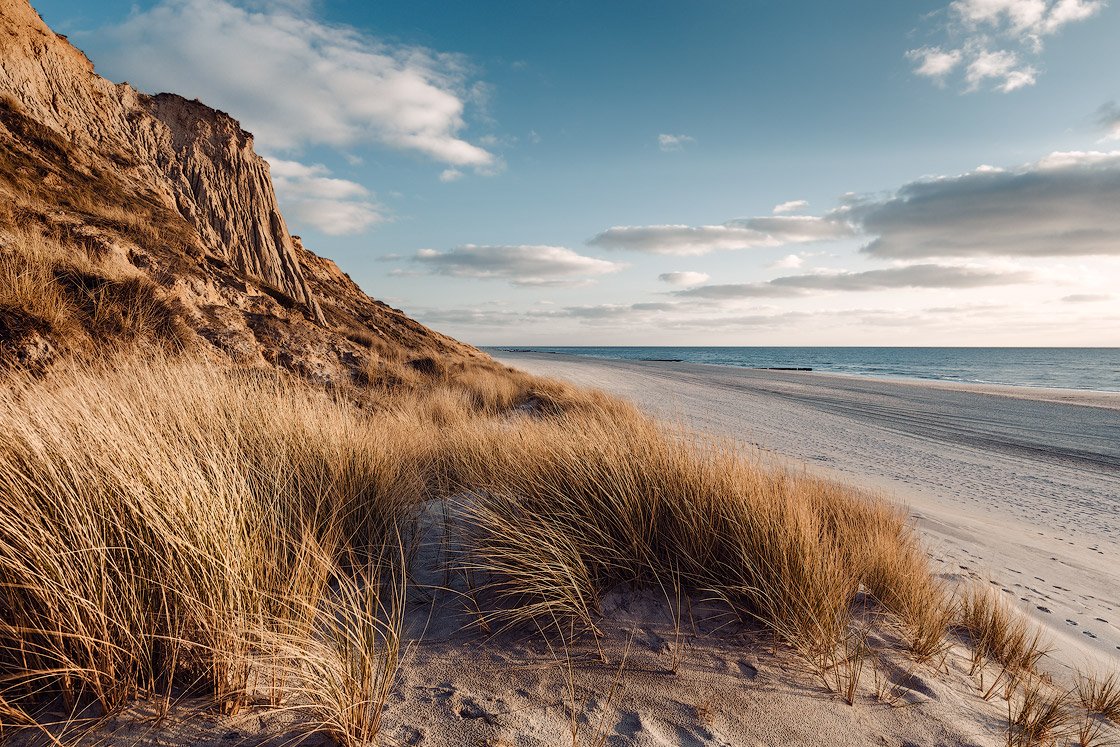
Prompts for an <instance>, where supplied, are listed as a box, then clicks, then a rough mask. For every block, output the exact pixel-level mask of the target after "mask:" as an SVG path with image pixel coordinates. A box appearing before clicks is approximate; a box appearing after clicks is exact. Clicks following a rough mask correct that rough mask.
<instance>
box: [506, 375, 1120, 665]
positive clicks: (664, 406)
mask: <svg viewBox="0 0 1120 747" xmlns="http://www.w3.org/2000/svg"><path fill="white" fill-rule="evenodd" d="M498 355H499V358H500V359H501V360H502V361H503V362H505V363H508V364H509V365H512V366H516V367H518V368H521V369H524V370H527V371H530V372H532V373H534V374H540V375H547V376H555V377H559V378H564V379H567V380H570V381H572V382H575V383H578V384H583V385H590V386H594V387H598V388H600V389H603V390H605V391H608V392H611V393H613V394H618V395H621V396H624V397H627V398H629V399H631V400H633V401H634V402H636V403H638V404H639V405H640V406H642V407H643V408H645V409H646V410H647V411H649V412H651V413H653V414H655V415H657V416H658V417H661V418H664V419H668V420H674V421H679V422H682V423H684V424H686V425H689V426H692V427H695V428H697V429H699V430H702V431H705V432H708V433H712V434H717V435H726V436H730V437H733V438H735V439H738V440H740V441H742V442H744V443H747V444H751V445H754V446H757V447H759V448H760V449H762V450H764V451H765V452H767V453H770V454H773V455H775V456H776V457H778V458H783V457H784V458H791V459H793V460H795V461H796V462H799V463H801V464H803V465H804V466H805V467H806V468H807V469H811V470H815V471H822V472H826V473H830V474H833V475H836V476H839V477H841V478H843V479H845V480H847V481H849V482H858V483H860V484H863V485H867V486H871V487H875V488H879V489H882V490H884V491H886V492H887V493H889V494H890V495H891V496H893V497H894V498H896V499H897V500H900V501H903V502H905V503H906V504H907V505H909V506H910V509H911V513H912V515H913V516H914V518H915V520H916V523H917V525H918V527H919V528H920V529H921V530H922V532H923V533H924V534H925V535H926V537H927V538H928V541H929V542H930V545H931V548H932V550H933V553H934V555H935V558H936V560H937V562H938V565H939V567H941V568H943V570H944V573H945V574H946V575H947V576H954V577H962V576H967V577H980V578H990V579H991V580H992V581H993V582H994V583H996V584H998V585H999V586H1000V588H1002V589H1003V590H1004V591H1006V592H1007V593H1008V594H1009V595H1011V596H1014V597H1015V598H1016V599H1017V600H1018V601H1019V605H1020V606H1021V607H1022V608H1023V609H1024V610H1025V611H1028V612H1030V613H1031V615H1032V616H1033V617H1035V618H1036V619H1037V620H1038V621H1039V622H1041V623H1043V624H1045V625H1046V627H1047V628H1048V629H1049V631H1050V632H1051V633H1052V636H1053V638H1054V642H1055V645H1056V647H1057V648H1058V650H1057V651H1055V654H1054V655H1055V657H1056V658H1057V659H1059V660H1061V661H1064V662H1066V663H1069V664H1074V665H1085V664H1086V663H1088V662H1098V663H1103V662H1111V663H1115V660H1116V659H1117V658H1120V394H1112V393H1097V392H1072V391H1065V390H1052V389H1040V390H1035V389H1026V388H1022V387H994V386H993V387H988V386H957V385H951V384H941V383H931V384H926V383H921V382H914V383H911V382H900V381H893V380H880V379H868V378H856V377H848V376H839V375H831V374H818V373H803V372H782V371H755V370H747V369H735V368H730V367H718V366H704V365H696V364H685V363H665V362H624V361H609V360H597V359H589V358H576V357H573V356H560V355H551V354H533V353H499V354H498Z"/></svg>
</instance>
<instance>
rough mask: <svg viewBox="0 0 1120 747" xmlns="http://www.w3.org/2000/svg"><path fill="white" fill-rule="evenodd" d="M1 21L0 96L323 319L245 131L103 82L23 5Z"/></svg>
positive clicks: (9, 5)
mask: <svg viewBox="0 0 1120 747" xmlns="http://www.w3.org/2000/svg"><path fill="white" fill-rule="evenodd" d="M0 24H2V26H3V28H4V31H5V32H6V34H5V35H4V36H3V37H0V92H3V93H4V94H7V95H8V96H9V97H11V98H12V99H14V101H15V102H16V104H17V105H18V106H19V107H20V108H21V109H22V110H23V113H24V114H25V115H26V116H28V117H29V118H31V119H33V120H35V121H37V122H39V123H40V124H42V125H45V126H47V127H50V128H52V129H54V130H55V131H57V132H58V133H59V134H61V135H63V136H65V137H66V138H68V139H69V141H70V143H71V144H72V145H73V146H74V149H75V150H76V151H77V152H80V153H81V154H83V156H84V157H85V158H86V159H88V161H89V162H90V163H91V164H92V163H94V162H96V161H98V160H100V161H101V162H102V163H103V164H106V165H109V166H110V167H115V168H116V170H119V171H120V172H122V174H124V175H127V176H130V177H132V179H133V180H135V181H138V182H141V183H144V184H146V185H147V186H151V187H154V188H155V189H156V191H157V192H158V193H159V196H160V197H161V198H162V199H163V200H164V201H165V203H166V204H167V205H168V206H169V207H174V208H175V209H176V210H177V211H178V212H179V214H180V215H182V216H183V218H185V219H186V220H187V222H188V223H190V225H191V226H192V227H193V228H194V229H195V231H196V232H197V234H198V239H199V241H200V243H201V245H202V247H204V248H205V249H206V250H208V251H209V252H210V253H212V254H214V255H215V256H218V257H221V258H223V259H225V260H226V261H228V262H229V263H230V264H232V265H233V266H234V267H235V268H237V269H238V270H240V271H242V272H244V273H245V274H247V275H249V276H250V277H253V278H255V279H257V280H259V281H261V282H263V283H267V284H268V285H270V286H271V287H272V288H274V289H275V290H277V291H280V292H282V293H284V294H286V295H288V296H290V297H291V298H292V299H294V300H296V301H298V302H299V303H301V304H304V305H305V306H307V308H308V311H309V313H310V314H311V315H312V316H314V317H316V318H318V319H319V320H320V321H321V320H322V319H321V316H320V315H319V311H318V307H317V304H316V302H315V300H314V299H313V298H312V297H311V295H310V293H309V291H308V289H307V282H306V280H305V279H304V277H303V273H302V272H301V270H300V266H299V261H298V259H297V257H296V255H295V253H294V251H293V249H292V242H291V239H290V237H289V234H288V230H287V226H286V225H285V224H284V219H283V217H281V215H280V211H279V209H278V208H277V206H276V195H275V193H274V192H273V188H272V180H271V178H270V176H269V172H268V164H267V163H266V162H265V161H264V159H262V158H261V157H260V156H258V155H257V154H256V153H254V152H253V137H252V135H250V134H249V133H247V132H245V131H244V130H242V129H241V127H240V126H239V125H238V124H237V122H236V121H234V120H233V119H232V118H231V117H229V116H228V115H226V114H224V113H222V112H219V111H215V110H214V109H211V108H209V107H207V106H205V105H203V104H201V103H199V102H196V101H188V100H186V99H184V98H182V97H180V96H175V95H172V94H161V95H159V96H154V97H150V96H145V95H143V94H140V93H138V92H137V91H136V90H134V89H133V88H131V87H130V86H128V85H127V84H122V85H114V84H112V83H110V82H109V81H107V80H105V79H104V78H101V77H100V76H98V75H97V74H96V73H95V72H94V69H93V64H92V63H91V62H90V61H89V60H88V59H87V58H86V57H85V55H83V54H82V53H81V52H79V51H78V50H77V49H75V48H74V47H73V46H71V45H70V44H69V43H68V42H67V41H66V40H65V39H64V38H62V37H59V36H57V35H56V34H54V33H53V32H52V31H51V30H50V29H49V28H48V27H47V26H46V24H45V23H43V21H42V19H40V18H39V16H38V15H37V14H36V13H35V11H34V10H33V9H32V8H31V6H30V5H29V4H28V3H27V2H25V0H8V1H7V2H5V3H4V5H3V7H2V8H0Z"/></svg>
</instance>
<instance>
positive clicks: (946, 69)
mask: <svg viewBox="0 0 1120 747" xmlns="http://www.w3.org/2000/svg"><path fill="white" fill-rule="evenodd" d="M963 56H964V55H963V53H962V52H961V50H959V49H950V50H948V51H946V50H944V49H942V48H941V47H921V48H920V49H911V50H910V51H909V52H907V53H906V57H907V58H909V59H910V60H912V61H914V62H917V63H918V66H917V67H915V68H914V73H915V74H916V75H924V76H925V77H927V78H933V79H934V80H936V81H937V82H938V83H943V82H944V80H945V76H947V75H948V74H949V73H951V72H953V70H954V69H955V68H956V67H957V65H959V64H960V63H961V58H962V57H963Z"/></svg>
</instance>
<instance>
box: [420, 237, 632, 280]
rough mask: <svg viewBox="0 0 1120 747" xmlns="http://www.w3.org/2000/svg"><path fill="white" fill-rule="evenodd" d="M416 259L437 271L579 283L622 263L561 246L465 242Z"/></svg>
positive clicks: (429, 251) (427, 251) (423, 253)
mask: <svg viewBox="0 0 1120 747" xmlns="http://www.w3.org/2000/svg"><path fill="white" fill-rule="evenodd" d="M413 259H414V261H415V262H417V263H418V264H420V265H421V266H423V267H426V268H427V269H428V271H429V272H432V273H434V274H437V275H449V276H451V277H461V278H486V279H502V280H508V281H510V282H511V283H512V284H513V285H532V286H545V285H579V284H584V283H586V282H587V281H588V280H589V279H590V278H592V277H596V276H600V275H606V274H608V273H611V272H617V271H618V270H621V269H622V267H623V265H622V264H619V263H617V262H608V261H607V260H604V259H597V258H595V257H587V256H584V255H582V254H577V253H576V252H573V251H572V250H571V249H568V248H566V247H562V246H541V245H526V244H522V245H511V246H477V245H475V244H466V245H464V246H459V247H455V248H454V249H451V250H448V251H446V252H441V251H437V250H435V249H421V250H420V251H419V252H417V253H416V256H415V257H414V258H413Z"/></svg>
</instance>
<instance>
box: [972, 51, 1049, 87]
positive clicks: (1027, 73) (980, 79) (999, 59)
mask: <svg viewBox="0 0 1120 747" xmlns="http://www.w3.org/2000/svg"><path fill="white" fill-rule="evenodd" d="M1037 73H1038V71H1037V70H1035V69H1034V68H1033V67H1031V66H1030V65H1027V66H1025V67H1020V61H1019V56H1018V55H1017V54H1015V53H1014V52H1008V51H1006V50H999V51H996V52H989V51H987V50H985V51H982V52H979V53H978V54H977V55H976V57H974V58H973V60H972V62H970V63H968V69H967V70H966V71H965V76H964V77H965V81H966V82H967V83H968V89H969V90H970V91H975V90H977V89H979V88H980V86H982V85H983V84H984V83H985V82H986V81H988V80H996V81H1000V82H999V83H998V85H997V86H996V87H997V89H998V90H1000V91H1003V92H1004V93H1009V92H1011V91H1014V90H1015V89H1016V88H1022V87H1023V86H1031V85H1034V83H1035V78H1036V75H1037Z"/></svg>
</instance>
